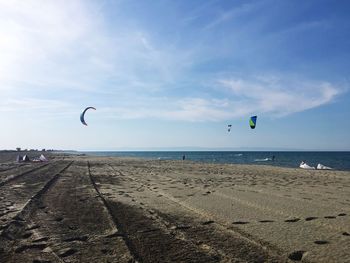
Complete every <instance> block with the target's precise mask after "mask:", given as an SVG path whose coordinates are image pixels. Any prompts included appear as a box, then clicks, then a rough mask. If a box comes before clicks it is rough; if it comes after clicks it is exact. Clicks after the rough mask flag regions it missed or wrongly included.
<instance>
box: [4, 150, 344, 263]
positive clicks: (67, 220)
mask: <svg viewBox="0 0 350 263" xmlns="http://www.w3.org/2000/svg"><path fill="white" fill-rule="evenodd" d="M50 157H51V160H50V162H49V163H41V164H32V163H30V164H21V165H19V164H16V163H14V162H12V161H11V158H10V157H8V155H6V154H1V155H0V162H1V166H0V168H1V169H0V233H1V234H0V262H37V263H39V262H293V261H299V262H350V249H349V248H350V172H341V171H305V170H300V169H290V168H277V167H271V166H260V165H259V166H257V165H229V164H227V165H222V164H204V163H194V162H190V161H184V162H183V161H166V160H161V161H159V160H142V159H132V158H107V157H105V158H102V157H101V158H97V157H86V156H66V155H60V156H59V155H52V156H50ZM53 157H55V158H54V159H52V158H53Z"/></svg>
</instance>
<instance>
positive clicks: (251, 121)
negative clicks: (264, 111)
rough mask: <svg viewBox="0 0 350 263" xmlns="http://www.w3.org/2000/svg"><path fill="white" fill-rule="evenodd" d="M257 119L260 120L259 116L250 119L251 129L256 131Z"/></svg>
mask: <svg viewBox="0 0 350 263" xmlns="http://www.w3.org/2000/svg"><path fill="white" fill-rule="evenodd" d="M257 118H258V116H252V117H250V119H249V125H250V128H252V129H255V126H256V119H257Z"/></svg>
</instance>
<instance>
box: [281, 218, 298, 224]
mask: <svg viewBox="0 0 350 263" xmlns="http://www.w3.org/2000/svg"><path fill="white" fill-rule="evenodd" d="M298 221H300V218H293V219H287V220H284V222H287V223H295V222H298Z"/></svg>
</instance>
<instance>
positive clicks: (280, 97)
mask: <svg viewBox="0 0 350 263" xmlns="http://www.w3.org/2000/svg"><path fill="white" fill-rule="evenodd" d="M218 83H219V84H220V85H221V86H222V87H224V88H226V89H228V90H229V91H230V92H231V94H232V95H233V96H234V98H233V99H234V100H236V101H238V102H240V109H237V108H235V109H234V111H242V107H243V109H245V111H246V112H249V113H268V114H270V115H272V116H284V115H288V114H292V113H295V112H301V111H304V110H308V109H312V108H315V107H319V106H321V105H324V104H327V103H330V102H332V101H333V100H334V99H335V98H336V97H337V96H338V95H339V94H340V93H342V92H343V90H342V89H341V88H339V87H337V86H334V85H332V84H331V83H328V82H317V81H312V82H311V81H306V80H298V81H296V80H291V79H290V78H284V79H282V78H278V77H276V76H266V77H256V78H253V79H250V80H244V79H240V78H227V79H220V80H219V81H218Z"/></svg>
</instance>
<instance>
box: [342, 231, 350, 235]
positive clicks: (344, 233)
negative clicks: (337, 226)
mask: <svg viewBox="0 0 350 263" xmlns="http://www.w3.org/2000/svg"><path fill="white" fill-rule="evenodd" d="M342 235H343V236H350V234H349V233H348V232H343V233H342Z"/></svg>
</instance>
